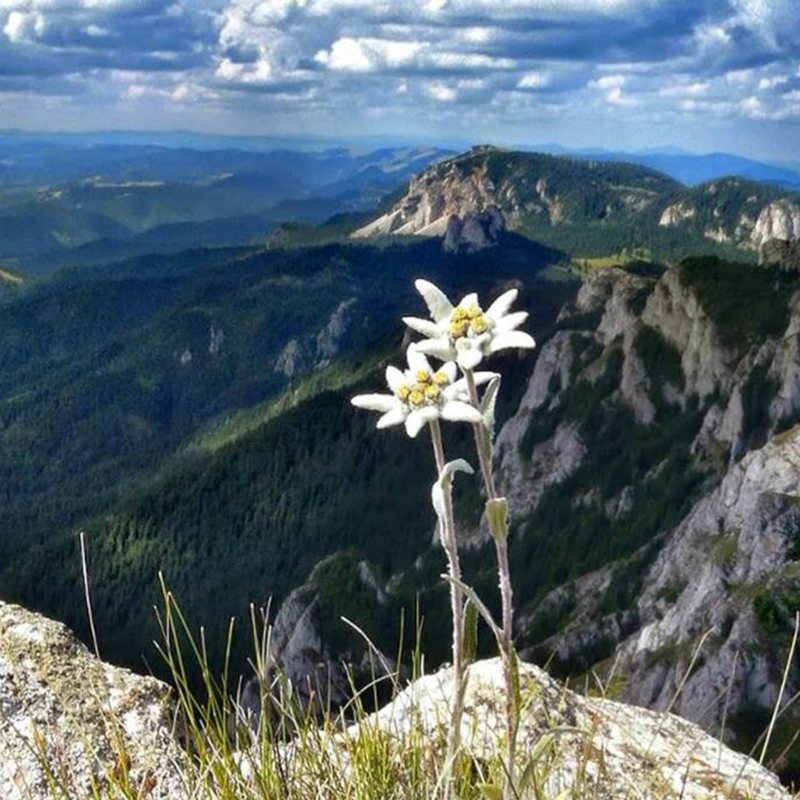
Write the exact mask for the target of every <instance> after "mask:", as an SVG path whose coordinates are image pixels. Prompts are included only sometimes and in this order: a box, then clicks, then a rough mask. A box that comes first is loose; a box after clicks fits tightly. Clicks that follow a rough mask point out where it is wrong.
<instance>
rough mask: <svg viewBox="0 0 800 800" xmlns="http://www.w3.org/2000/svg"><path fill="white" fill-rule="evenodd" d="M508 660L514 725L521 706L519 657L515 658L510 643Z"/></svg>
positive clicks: (515, 655) (515, 653)
mask: <svg viewBox="0 0 800 800" xmlns="http://www.w3.org/2000/svg"><path fill="white" fill-rule="evenodd" d="M509 661H510V667H511V685H512V687H513V691H514V726H515V727H516V725H517V722H518V717H519V710H520V709H521V708H522V689H521V688H520V681H519V659H518V658H517V651H516V650H515V649H514V645H511V652H510V653H509Z"/></svg>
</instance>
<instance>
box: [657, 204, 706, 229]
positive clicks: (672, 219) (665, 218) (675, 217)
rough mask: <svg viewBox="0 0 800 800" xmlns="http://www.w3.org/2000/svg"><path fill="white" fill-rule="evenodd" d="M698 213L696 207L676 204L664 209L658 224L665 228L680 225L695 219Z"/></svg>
mask: <svg viewBox="0 0 800 800" xmlns="http://www.w3.org/2000/svg"><path fill="white" fill-rule="evenodd" d="M696 213H697V210H696V209H695V208H694V206H690V205H688V204H686V203H675V204H674V205H671V206H667V208H665V209H664V211H663V212H662V214H661V217H660V218H659V220H658V224H659V225H661V226H662V227H665V228H667V227H670V226H672V225H680V224H681V222H686V220H689V219H693V218H694V215H695V214H696Z"/></svg>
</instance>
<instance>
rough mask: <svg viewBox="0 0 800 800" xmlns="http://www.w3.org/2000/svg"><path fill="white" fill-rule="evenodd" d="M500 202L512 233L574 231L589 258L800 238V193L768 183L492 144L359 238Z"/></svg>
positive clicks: (460, 159)
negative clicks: (695, 177) (630, 249)
mask: <svg viewBox="0 0 800 800" xmlns="http://www.w3.org/2000/svg"><path fill="white" fill-rule="evenodd" d="M492 206H496V207H497V208H498V209H499V210H500V212H501V213H502V215H503V217H504V218H505V220H506V222H507V224H508V226H509V228H511V229H512V230H517V231H521V232H524V233H527V234H529V235H531V236H533V237H534V238H541V239H543V240H546V243H547V244H552V245H555V246H559V241H558V240H556V239H552V240H551V239H550V238H549V237H548V231H549V229H551V228H565V229H571V233H570V238H569V240H568V241H566V242H565V241H564V240H563V239H562V240H561V242H560V246H563V247H565V249H567V250H569V249H570V246H571V244H570V242H573V240H574V237H575V236H576V235H577V236H578V240H579V241H580V242H581V247H580V249H581V250H583V251H584V252H593V251H595V250H603V249H604V248H605V247H607V246H608V242H609V241H613V242H620V243H621V242H623V240H624V242H625V244H626V245H628V246H630V244H631V242H633V243H634V245H635V246H637V247H643V248H646V249H648V250H650V251H651V252H654V253H660V252H665V253H669V254H670V255H671V254H673V253H674V252H680V253H681V254H683V255H686V254H688V253H690V252H693V251H694V252H697V251H698V250H701V249H708V245H709V243H713V244H715V245H718V246H719V247H720V249H728V250H729V249H730V248H738V249H740V250H742V251H748V252H752V251H754V250H758V248H759V247H761V246H762V245H763V244H764V243H765V242H767V241H769V240H770V239H787V240H792V239H797V238H799V237H800V200H798V198H797V195H796V194H793V193H791V192H782V191H780V190H778V189H775V188H772V187H769V186H767V185H764V184H757V183H752V182H749V181H746V180H743V179H740V178H723V179H719V180H715V181H712V182H710V183H707V184H703V185H701V186H698V187H694V188H688V187H685V186H682V185H681V184H678V183H676V182H675V181H672V180H670V179H669V178H667V177H666V176H664V175H660V174H659V173H656V172H652V171H651V170H647V169H644V168H639V167H635V166H633V165H626V164H610V163H609V164H604V163H600V162H593V161H578V160H575V159H565V158H556V157H552V156H543V155H540V154H535V153H513V152H506V151H501V150H497V149H495V148H487V147H482V148H481V147H479V148H474V149H473V150H471V151H470V152H468V153H465V154H463V155H460V156H457V157H455V158H452V159H448V160H446V161H443V162H440V163H438V164H436V165H434V166H432V167H430V168H429V169H428V170H426V171H425V172H423V173H421V174H419V175H417V176H415V177H414V178H412V179H411V181H410V182H409V184H408V187H407V190H406V192H405V194H404V195H403V197H402V198H401V199H400V200H398V201H397V202H396V203H395V205H394V206H392V207H391V208H390V209H389V210H388V211H387V212H386V213H384V214H382V215H381V216H379V217H377V218H376V219H374V220H373V221H372V222H370V223H369V224H367V225H364V226H363V227H361V228H359V229H358V230H356V231H355V232H354V233H353V234H352V236H353V237H354V238H368V237H372V236H385V235H389V234H402V235H415V236H444V235H445V233H446V231H447V226H448V223H449V221H450V220H451V219H454V218H455V219H460V220H464V219H466V218H467V217H469V216H471V215H479V214H482V213H484V212H485V211H486V210H487V209H488V208H490V207H492ZM619 226H622V227H623V228H626V229H628V230H629V233H630V235H629V236H627V237H622V238H620V237H619V236H616V237H614V236H612V237H611V238H610V239H608V237H606V239H605V240H604V238H603V235H602V234H600V233H599V232H598V230H597V228H598V227H599V228H606V229H609V228H610V229H615V228H617V227H619ZM576 229H578V231H579V232H578V233H576ZM593 229H594V232H593ZM612 250H613V248H612Z"/></svg>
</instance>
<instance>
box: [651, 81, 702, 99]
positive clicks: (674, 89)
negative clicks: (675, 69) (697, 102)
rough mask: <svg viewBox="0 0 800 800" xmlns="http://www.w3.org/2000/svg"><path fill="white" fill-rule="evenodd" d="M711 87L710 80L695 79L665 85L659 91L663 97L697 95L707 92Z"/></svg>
mask: <svg viewBox="0 0 800 800" xmlns="http://www.w3.org/2000/svg"><path fill="white" fill-rule="evenodd" d="M710 88H711V84H710V83H709V82H708V81H695V82H694V83H678V84H673V85H672V86H665V87H664V88H663V89H660V90H659V92H658V93H659V94H660V95H662V96H663V97H697V96H699V95H703V94H706V92H708V90H709V89H710Z"/></svg>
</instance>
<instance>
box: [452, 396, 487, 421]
mask: <svg viewBox="0 0 800 800" xmlns="http://www.w3.org/2000/svg"><path fill="white" fill-rule="evenodd" d="M442 419H446V420H448V421H449V422H480V421H481V420H482V419H483V417H482V416H481V412H480V411H478V409H477V408H474V407H473V406H471V405H470V404H469V403H462V402H461V401H460V400H451V401H450V402H448V403H445V404H444V405H443V406H442Z"/></svg>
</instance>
